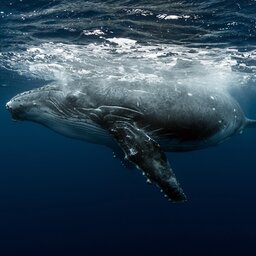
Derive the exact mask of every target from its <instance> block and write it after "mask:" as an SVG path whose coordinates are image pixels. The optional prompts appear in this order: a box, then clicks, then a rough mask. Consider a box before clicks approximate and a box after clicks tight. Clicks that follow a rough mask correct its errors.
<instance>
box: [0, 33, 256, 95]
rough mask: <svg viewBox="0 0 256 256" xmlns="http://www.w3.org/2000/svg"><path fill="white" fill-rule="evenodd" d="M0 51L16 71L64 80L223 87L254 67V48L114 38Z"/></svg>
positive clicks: (248, 78) (240, 82)
mask: <svg viewBox="0 0 256 256" xmlns="http://www.w3.org/2000/svg"><path fill="white" fill-rule="evenodd" d="M0 55H1V58H0V66H2V67H5V68H8V69H9V70H17V71H18V72H19V73H20V74H21V75H25V76H27V77H35V78H39V79H43V80H46V81H48V80H59V81H61V83H63V84H67V81H71V80H76V81H78V80H81V81H86V83H94V82H95V81H97V82H100V83H106V82H108V83H119V84H122V83H133V84H136V83H144V84H145V83H146V84H148V85H157V86H158V85H160V84H161V83H163V84H170V86H172V85H175V86H179V85H183V84H188V85H191V86H192V87H193V86H195V85H201V86H212V87H213V88H219V89H221V88H222V89H223V88H229V87H231V86H245V85H247V84H248V83H252V81H254V80H255V76H254V73H255V71H256V67H255V66H253V65H252V64H251V63H255V61H256V51H250V52H243V53H239V51H237V50H236V49H230V48H228V49H217V48H216V49H200V48H194V49H193V48H187V47H183V46H177V45H168V44H161V45H159V44H156V45H142V44H139V43H138V42H137V41H136V40H132V39H129V38H116V37H114V38H108V39H106V40H105V43H100V44H96V43H91V44H88V45H72V44H62V43H44V44H41V45H39V46H36V47H30V48H29V49H27V50H26V51H24V52H12V53H11V54H9V53H1V54H0ZM248 60H250V61H248ZM246 70H248V72H245V71H246ZM177 90H178V88H177ZM191 92H193V91H191ZM212 96H214V95H212ZM209 97H210V95H209Z"/></svg>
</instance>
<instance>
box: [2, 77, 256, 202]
mask: <svg viewBox="0 0 256 256" xmlns="http://www.w3.org/2000/svg"><path fill="white" fill-rule="evenodd" d="M6 108H7V109H8V110H9V111H10V113H11V115H12V118H13V119H15V120H28V121H32V122H36V123H40V124H42V125H44V126H46V127H48V128H50V129H52V130H54V131H56V132H58V133H60V134H62V135H65V136H68V137H72V138H75V139H80V140H84V141H86V142H91V143H98V144H102V145H105V146H107V147H110V148H111V149H112V150H113V151H116V152H119V153H120V152H121V154H122V155H123V157H124V159H125V160H126V161H127V162H129V163H132V164H133V165H135V167H137V168H138V169H139V170H141V171H142V173H143V174H144V175H145V177H146V178H147V181H148V182H150V183H154V184H156V185H157V186H158V187H159V188H160V189H161V191H162V192H163V193H164V195H165V196H166V197H167V198H168V199H169V200H171V201H172V202H183V201H186V195H185V193H184V192H183V190H182V188H181V186H180V184H179V182H178V180H177V178H176V176H175V174H174V172H173V170H172V168H171V166H170V164H169V161H168V159H167V157H166V155H165V152H172V151H173V152H176V151H180V152H183V151H190V150H197V149H202V148H205V147H209V146H214V145H217V144H219V143H221V142H223V141H225V140H226V139H227V138H229V137H231V136H232V135H235V134H239V133H241V132H242V131H243V129H244V128H246V127H254V126H255V127H256V121H255V120H251V119H247V118H246V117H245V115H244V113H243V111H242V109H241V107H240V106H239V104H238V102H237V101H236V100H235V99H234V98H233V97H232V96H231V95H230V94H229V93H228V92H227V91H225V90H222V89H219V88H208V87H202V86H193V87H191V86H185V85H158V86H152V85H142V84H132V83H130V84H128V85H127V84H125V85H123V84H119V85H118V84H115V85H114V84H108V83H107V82H106V84H105V85H102V84H97V83H95V84H86V85H85V84H80V83H77V84H76V85H75V86H74V85H73V84H72V85H70V86H65V87H64V86H62V85H59V84H56V83H52V84H49V85H46V86H43V87H40V88H36V89H33V90H30V91H27V92H23V93H21V94H18V95H17V96H15V97H13V98H12V99H11V100H10V101H9V102H8V103H7V104H6ZM121 154H119V155H121Z"/></svg>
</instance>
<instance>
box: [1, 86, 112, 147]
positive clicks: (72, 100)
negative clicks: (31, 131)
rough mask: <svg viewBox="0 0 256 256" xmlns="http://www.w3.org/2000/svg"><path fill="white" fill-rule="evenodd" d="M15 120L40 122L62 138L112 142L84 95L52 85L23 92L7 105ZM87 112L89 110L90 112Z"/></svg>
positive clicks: (83, 93)
mask: <svg viewBox="0 0 256 256" xmlns="http://www.w3.org/2000/svg"><path fill="white" fill-rule="evenodd" d="M6 108H7V110H9V112H10V113H11V115H12V118H13V119H14V120H28V121H32V122H36V123H40V124H42V125H44V126H46V127H48V128H50V129H52V130H54V131H56V132H58V133H60V134H62V135H65V136H68V137H72V138H77V139H83V140H86V141H88V142H93V143H101V141H104V143H112V140H110V139H109V138H108V141H110V142H108V141H107V140H106V138H107V137H110V136H109V135H107V134H106V132H105V130H103V129H102V128H101V127H100V126H99V125H98V124H97V123H96V122H94V121H93V120H92V118H91V115H90V110H91V109H92V108H93V104H92V102H91V101H90V99H89V97H87V95H86V93H85V92H80V91H67V90H63V88H62V87H61V86H57V85H56V86H55V85H49V86H44V87H41V88H37V89H33V90H30V91H27V92H23V93H20V94H18V95H16V96H15V97H13V98H12V99H11V100H10V101H9V102H7V103H6ZM87 110H88V111H87Z"/></svg>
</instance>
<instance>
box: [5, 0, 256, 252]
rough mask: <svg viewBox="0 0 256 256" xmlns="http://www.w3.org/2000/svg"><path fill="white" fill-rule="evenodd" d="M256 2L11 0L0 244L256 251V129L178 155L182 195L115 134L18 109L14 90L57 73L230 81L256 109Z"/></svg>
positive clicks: (45, 248)
mask: <svg viewBox="0 0 256 256" xmlns="http://www.w3.org/2000/svg"><path fill="white" fill-rule="evenodd" d="M255 13H256V2H255V1H252V0H251V1H250V0H244V1H234V0H231V1H221V0H210V1H202V0H198V1H196V0H193V1H192V0H190V1H185V0H184V1H162V0H160V1H143V0H140V1H132V0H126V1H125V0H123V1H114V0H112V1H110V0H107V1H81V0H80V1H78V0H75V1H66V0H59V1H57V0H56V1H46V0H38V1H32V0H30V1H29V0H8V1H7V0H1V2H0V118H1V130H0V131H1V133H0V140H1V144H0V156H1V157H0V160H1V165H0V166H1V167H0V255H3V256H9V255H17V256H20V255H26V256H29V255H37V256H39V255H44V256H45V255H75V256H80V255H148V256H150V255H152V256H153V255H159V256H168V255H175V256H179V255H182V256H183V255H255V250H256V245H255V236H256V231H255V229H256V220H255V216H256V187H255V182H256V175H255V139H256V136H255V134H256V131H254V130H248V131H245V133H244V134H243V135H242V136H237V137H234V138H232V139H231V140H229V141H227V142H226V143H224V144H222V145H220V146H218V147H215V148H209V149H206V150H202V151H197V152H190V153H182V154H178V153H171V154H168V157H169V159H170V162H171V164H172V167H173V169H174V170H175V172H176V175H177V176H178V178H179V180H180V182H181V183H182V186H183V188H184V190H185V192H186V193H187V195H188V198H189V201H188V202H187V203H185V204H177V205H176V204H170V203H169V202H168V201H166V200H165V199H164V198H163V197H162V195H161V194H160V193H159V191H158V189H157V188H155V187H153V186H149V185H147V184H146V183H145V180H144V178H143V177H142V175H141V174H140V173H139V172H138V171H137V170H127V169H125V168H123V167H122V166H121V164H120V162H119V161H118V160H115V159H113V157H112V152H111V151H110V150H109V149H107V148H104V147H101V146H97V145H93V144H86V143H83V142H80V141H73V140H70V139H67V138H64V137H61V136H59V135H57V134H55V133H54V132H52V131H50V130H47V129H45V128H44V127H41V126H38V125H35V124H32V123H22V122H21V123H19V122H16V123H15V122H13V121H12V120H11V118H10V116H9V113H7V111H6V110H5V103H6V102H7V101H8V100H9V99H10V98H11V97H13V96H14V95H15V94H17V93H18V92H21V91H24V90H28V89H30V88H33V87H37V86H41V85H44V84H47V83H48V82H49V81H52V80H58V81H61V82H63V83H66V82H67V81H68V82H71V83H72V81H75V80H78V79H79V80H82V79H84V80H85V81H86V82H93V81H94V80H95V79H97V81H99V82H104V81H105V80H107V81H108V82H111V83H117V82H119V81H120V79H124V80H126V82H127V81H128V82H129V81H130V80H132V79H134V81H135V82H143V83H144V82H145V83H156V86H157V84H158V83H167V82H168V83H176V82H177V83H183V82H186V83H190V84H191V86H193V84H194V83H202V84H205V86H223V87H227V88H228V89H229V90H231V91H232V93H233V94H234V95H235V96H236V98H237V99H238V100H239V101H240V102H241V105H242V106H243V108H244V110H245V112H246V114H247V116H250V117H256V103H255V99H256V91H255V85H256V83H255V68H256V57H255V56H256V51H255V43H256V33H255V32H256V31H255V30H256V16H255Z"/></svg>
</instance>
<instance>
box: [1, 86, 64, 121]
mask: <svg viewBox="0 0 256 256" xmlns="http://www.w3.org/2000/svg"><path fill="white" fill-rule="evenodd" d="M64 101H65V95H64V93H63V92H62V91H61V89H60V88H59V87H57V86H44V87H40V88H36V89H33V90H30V91H26V92H23V93H20V94H18V95H16V96H15V97H13V98H12V99H11V100H10V101H9V102H7V103H6V108H7V110H9V112H10V113H11V115H12V118H13V119H14V120H29V121H34V122H39V123H40V122H43V121H44V120H47V119H48V120H49V121H50V119H51V118H52V117H56V116H57V115H60V114H61V109H62V108H63V107H61V106H62V105H63V103H64Z"/></svg>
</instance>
